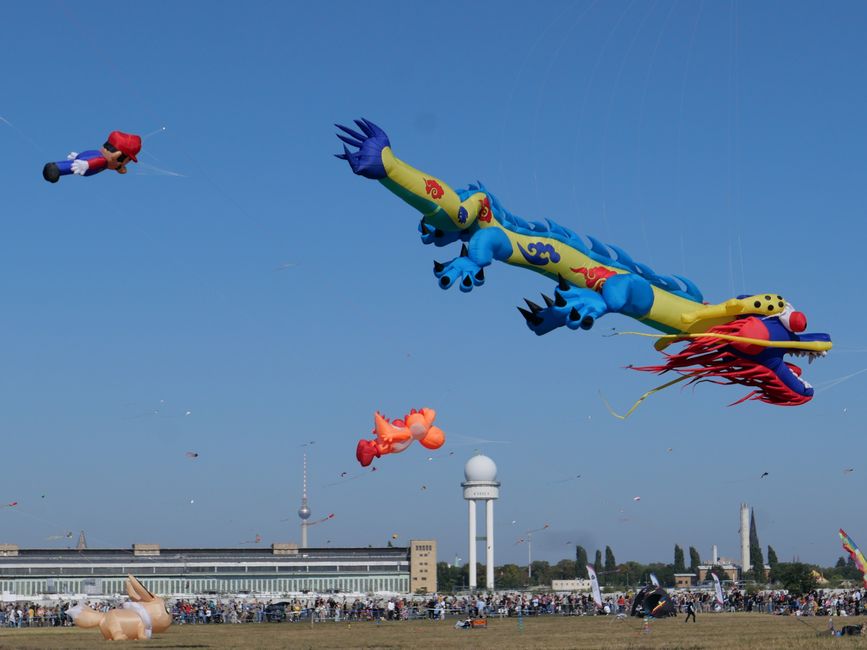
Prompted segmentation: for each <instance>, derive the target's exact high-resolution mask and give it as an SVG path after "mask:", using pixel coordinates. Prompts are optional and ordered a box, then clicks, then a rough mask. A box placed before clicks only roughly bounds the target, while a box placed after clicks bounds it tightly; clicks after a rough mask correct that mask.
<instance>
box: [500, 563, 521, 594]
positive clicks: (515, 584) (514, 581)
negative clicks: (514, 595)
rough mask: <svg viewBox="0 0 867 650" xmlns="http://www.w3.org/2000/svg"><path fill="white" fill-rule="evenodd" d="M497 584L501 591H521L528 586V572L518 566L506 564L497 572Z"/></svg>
mask: <svg viewBox="0 0 867 650" xmlns="http://www.w3.org/2000/svg"><path fill="white" fill-rule="evenodd" d="M495 583H496V586H497V587H498V588H500V589H520V588H521V587H523V586H524V585H525V584H527V572H526V571H524V569H522V568H521V567H519V566H518V565H517V564H504V565H503V566H501V567H500V568H499V569H498V570H497V576H496V579H495Z"/></svg>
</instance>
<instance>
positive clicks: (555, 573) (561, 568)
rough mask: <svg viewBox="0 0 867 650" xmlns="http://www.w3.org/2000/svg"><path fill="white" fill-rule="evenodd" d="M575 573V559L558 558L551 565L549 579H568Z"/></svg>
mask: <svg viewBox="0 0 867 650" xmlns="http://www.w3.org/2000/svg"><path fill="white" fill-rule="evenodd" d="M574 575H575V560H560V561H559V562H557V564H555V565H554V566H552V567H551V580H568V579H569V578H571V577H572V576H574Z"/></svg>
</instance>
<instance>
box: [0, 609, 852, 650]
mask: <svg viewBox="0 0 867 650" xmlns="http://www.w3.org/2000/svg"><path fill="white" fill-rule="evenodd" d="M864 622H867V617H861V618H858V619H855V618H837V619H835V623H836V625H837V627H838V628H839V627H842V626H843V625H851V624H856V623H864ZM827 623H828V621H827V619H825V618H809V619H797V618H795V617H793V616H787V617H782V616H767V615H761V614H710V615H705V616H702V615H701V614H699V617H698V623H696V624H693V623H689V624H685V623H684V619H683V617H682V616H681V617H679V618H676V619H668V620H659V621H653V622H652V623H651V626H650V633H644V632H643V629H642V628H643V622H642V621H641V619H631V620H627V621H616V620H614V619H613V618H603V617H550V618H538V619H530V618H525V619H524V622H523V630H520V629H519V627H518V621H517V619H514V618H513V619H505V620H493V619H492V620H491V621H490V625H489V627H488V629H486V630H485V629H477V630H456V629H454V627H453V625H454V622H453V621H444V622H430V621H414V622H395V623H381V624H378V625H377V624H375V623H352V624H350V623H322V624H318V625H316V626H315V627H312V628H311V627H310V626H309V625H307V624H289V623H273V624H268V623H263V624H258V625H256V624H247V625H181V626H172V627H171V628H169V630H168V632H165V633H164V634H160V635H158V636H157V637H155V638H154V639H152V640H151V641H143V642H137V641H128V642H116V643H112V646H117V645H121V646H123V645H128V644H133V643H134V644H136V645H137V646H138V645H144V646H146V647H147V648H293V649H294V648H425V649H426V650H434V649H436V650H439V649H440V648H470V647H471V648H474V649H475V648H495V649H497V650H502V649H504V648H605V649H606V650H613V649H618V648H635V649H637V648H669V649H674V648H682V649H684V650H686V649H691V648H720V649H727V648H761V649H762V650H764V649H766V648H787V649H793V648H825V647H827V648H832V647H833V648H855V647H862V646H863V645H865V643H867V639H863V640H862V639H860V638H852V637H843V638H831V637H830V636H827V633H826V629H827ZM109 643H110V642H108V641H103V639H102V635H100V633H99V631H98V630H79V629H76V628H61V629H51V628H42V629H39V628H34V629H21V630H18V629H8V628H4V629H2V630H0V649H3V650H6V649H7V648H10V649H11V648H40V649H49V648H93V647H99V646H103V647H107V646H108V645H109Z"/></svg>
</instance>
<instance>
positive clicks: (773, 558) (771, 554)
mask: <svg viewBox="0 0 867 650" xmlns="http://www.w3.org/2000/svg"><path fill="white" fill-rule="evenodd" d="M778 562H779V561H778V560H777V552H776V551H775V550H774V547H773V546H771V545H770V544H768V566H770V567H771V571H773V570H774V569H775V568H776V566H777V564H778Z"/></svg>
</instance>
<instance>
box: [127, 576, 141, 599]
mask: <svg viewBox="0 0 867 650" xmlns="http://www.w3.org/2000/svg"><path fill="white" fill-rule="evenodd" d="M133 580H135V578H133V577H132V576H127V577H126V593H127V595H128V596H129V598H130V600H132V601H133V602H136V603H137V602H138V601H140V600H141V596H139V595H138V593H137V592H136V590H135V589H134V588H133V586H132V581H133Z"/></svg>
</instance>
